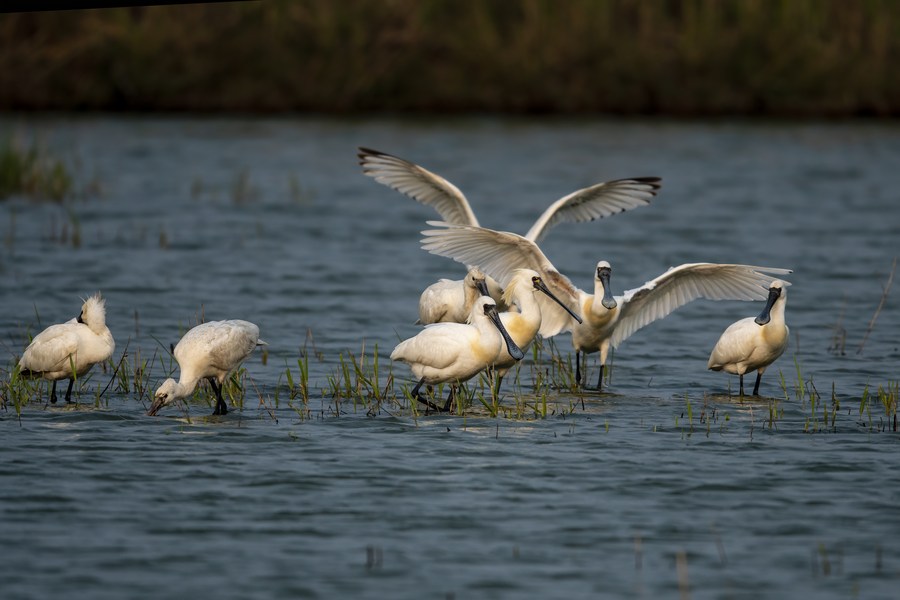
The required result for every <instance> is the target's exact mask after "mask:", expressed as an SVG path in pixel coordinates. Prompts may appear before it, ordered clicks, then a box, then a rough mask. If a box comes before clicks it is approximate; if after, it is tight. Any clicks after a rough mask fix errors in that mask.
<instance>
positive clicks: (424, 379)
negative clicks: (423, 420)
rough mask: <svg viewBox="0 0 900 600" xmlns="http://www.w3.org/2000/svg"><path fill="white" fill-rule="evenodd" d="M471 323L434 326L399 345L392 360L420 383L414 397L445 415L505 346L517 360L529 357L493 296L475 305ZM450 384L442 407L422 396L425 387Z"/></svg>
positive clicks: (486, 297) (478, 301) (480, 299)
mask: <svg viewBox="0 0 900 600" xmlns="http://www.w3.org/2000/svg"><path fill="white" fill-rule="evenodd" d="M469 321H470V322H469V323H467V324H464V323H434V324H432V325H428V326H427V327H425V329H423V330H422V331H420V332H419V333H418V334H416V335H415V336H413V337H411V338H409V339H407V340H404V341H402V342H400V343H399V344H397V347H395V348H394V351H393V352H391V360H398V361H403V362H405V363H407V364H408V365H409V368H410V370H412V372H413V375H415V376H416V378H418V380H419V381H418V383H417V384H416V386H415V387H414V388H413V390H412V396H413V397H415V398H416V399H417V400H418V401H419V402H421V403H423V404H425V405H427V406H429V407H430V408H433V409H435V410H438V411H441V412H447V411H448V410H450V405H451V404H452V402H453V398H454V395H455V392H456V386H457V385H458V384H459V383H461V382H464V381H468V380H469V379H471V378H472V377H474V376H475V375H477V374H478V373H480V372H481V371H483V370H484V369H486V368H487V367H489V366H490V365H492V364H493V363H494V361H495V360H496V359H497V355H498V354H500V350H501V348H502V347H503V345H504V343H505V344H506V350H507V351H508V352H509V354H510V356H512V357H513V358H514V359H515V360H521V359H522V357H523V356H525V354H524V353H523V352H522V350H521V349H520V348H519V347H518V346H516V343H515V342H514V341H513V340H512V338H510V336H509V333H507V331H506V329H505V328H504V327H503V323H502V322H501V321H500V315H499V314H498V312H497V303H496V302H494V299H493V298H491V297H490V296H481V297H480V298H478V299H477V300H476V301H475V304H474V306H472V312H471V314H470V316H469ZM446 382H450V383H451V387H450V395H449V397H448V398H447V402H446V404H444V406H443V407H439V406H437V405H436V404H434V403H433V402H431V401H430V400H428V399H427V398H425V397H423V396H421V395H420V394H419V389H420V388H421V387H422V385H423V384H428V385H435V384H438V383H446Z"/></svg>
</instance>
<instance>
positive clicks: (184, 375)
mask: <svg viewBox="0 0 900 600" xmlns="http://www.w3.org/2000/svg"><path fill="white" fill-rule="evenodd" d="M264 345H266V342H264V341H262V340H261V339H259V327H257V326H256V325H254V324H253V323H250V322H248V321H240V320H230V321H209V322H208V323H201V324H200V325H197V326H196V327H194V328H193V329H191V330H190V331H188V332H187V333H186V334H184V337H182V338H181V341H179V342H178V345H177V346H175V352H174V354H175V360H176V361H178V366H179V367H180V368H181V376H180V377H179V379H178V381H177V382H176V381H175V380H174V379H171V378H169V379H166V380H165V381H164V382H163V383H162V385H161V386H159V389H157V390H156V394H154V399H153V404H151V405H150V410H148V411H147V414H148V415H150V416H153V415H155V414H156V413H158V412H159V410H160V409H161V408H162V407H164V406H166V405H167V404H171V403H172V402H174V401H175V400H177V399H178V398H184V397H186V396H189V395H191V394H192V393H194V390H195V389H197V383H198V382H199V381H200V380H201V379H204V378H205V379H207V380H209V384H210V385H211V386H212V388H213V391H215V393H216V408H215V410H214V411H213V414H214V415H224V414H227V413H228V405H227V404H225V400H224V399H223V398H222V385H223V384H224V383H225V378H226V377H227V376H228V374H229V373H231V372H232V371H234V370H235V369H237V368H238V367H239V366H240V365H241V363H242V362H244V359H245V358H247V357H248V356H250V353H251V352H253V350H254V348H256V347H257V346H264Z"/></svg>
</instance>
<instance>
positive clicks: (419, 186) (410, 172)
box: [357, 148, 478, 227]
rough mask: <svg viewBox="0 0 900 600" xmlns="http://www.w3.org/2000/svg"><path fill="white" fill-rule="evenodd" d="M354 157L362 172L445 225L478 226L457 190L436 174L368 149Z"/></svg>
mask: <svg viewBox="0 0 900 600" xmlns="http://www.w3.org/2000/svg"><path fill="white" fill-rule="evenodd" d="M357 156H359V164H361V165H362V168H363V173H365V174H366V175H368V176H369V177H372V178H374V179H375V181H377V182H378V183H381V184H383V185H386V186H388V187H390V188H393V189H395V190H397V191H398V192H400V193H403V194H406V195H407V196H409V197H410V198H412V199H413V200H415V201H416V202H419V203H421V204H424V205H426V206H430V207H432V208H433V209H434V210H436V211H437V212H438V214H439V215H441V218H442V219H443V220H444V221H446V222H448V223H454V224H456V225H474V226H476V227H477V226H478V219H476V218H475V213H474V212H472V208H471V207H470V206H469V201H468V200H466V197H465V196H464V195H463V193H462V192H461V191H459V188H457V187H456V186H455V185H453V184H452V183H450V182H449V181H447V180H446V179H444V178H443V177H441V176H440V175H436V174H434V173H432V172H431V171H429V170H427V169H424V168H422V167H420V166H419V165H417V164H415V163H411V162H409V161H408V160H403V159H402V158H398V157H396V156H392V155H390V154H386V153H384V152H379V151H378V150H372V149H370V148H359V153H358V154H357Z"/></svg>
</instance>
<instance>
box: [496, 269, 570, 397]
mask: <svg viewBox="0 0 900 600" xmlns="http://www.w3.org/2000/svg"><path fill="white" fill-rule="evenodd" d="M537 292H542V293H544V294H545V295H546V296H547V297H548V298H550V299H551V300H552V301H553V302H556V303H557V304H558V305H559V306H561V307H562V308H563V310H564V311H566V312H567V313H569V315H571V317H572V318H573V319H574V320H575V321H577V322H578V323H581V317H580V316H578V315H576V314H575V313H574V312H572V310H571V309H570V308H569V307H568V306H566V305H565V304H563V302H562V301H561V300H560V299H559V298H557V297H556V296H555V295H554V294H553V292H551V291H550V289H549V288H547V286H546V285H545V284H544V280H543V279H541V276H540V274H538V272H537V271H534V270H532V269H516V270H515V272H514V273H513V277H512V279H510V280H509V283H508V284H506V287H505V289H504V290H503V299H504V301H506V304H507V305H508V306H510V307H511V310H509V311H506V312H502V313H500V321H501V322H502V323H503V327H504V328H505V329H506V331H507V332H508V333H509V335H510V337H511V338H512V339H513V341H514V342H515V343H516V346H518V347H519V348H521V349H522V351H523V352H524V351H526V350H528V346H529V345H530V344H531V342H532V341H533V340H534V337H535V336H536V335H537V334H538V330H540V328H541V308H540V304H539V303H538V300H537V296H538V294H537ZM512 308H515V310H512ZM516 362H518V359H516V358H515V357H513V356H511V355H510V353H509V352H508V351H507V350H506V348H501V349H500V354H499V355H498V356H497V359H496V360H495V361H494V370H495V372H496V377H497V380H496V390H497V391H499V390H500V383H501V382H502V381H503V376H504V375H506V373H507V372H508V371H509V370H510V369H511V368H512V367H513V366H514V365H515V364H516Z"/></svg>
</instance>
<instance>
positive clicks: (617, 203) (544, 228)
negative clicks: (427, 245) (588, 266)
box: [445, 177, 662, 242]
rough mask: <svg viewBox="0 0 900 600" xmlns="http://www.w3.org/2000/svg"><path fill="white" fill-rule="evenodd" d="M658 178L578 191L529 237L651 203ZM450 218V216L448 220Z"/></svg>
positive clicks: (618, 181) (540, 221)
mask: <svg viewBox="0 0 900 600" xmlns="http://www.w3.org/2000/svg"><path fill="white" fill-rule="evenodd" d="M661 185H662V184H661V180H660V179H659V178H658V177H635V178H632V179H616V180H614V181H607V182H604V183H598V184H596V185H592V186H590V187H587V188H584V189H580V190H576V191H574V192H572V193H571V194H569V195H568V196H564V197H562V198H560V199H559V200H557V201H556V202H554V203H553V204H551V205H550V206H549V207H548V208H547V210H545V211H544V212H543V213H542V214H541V216H540V217H538V219H537V221H535V222H534V225H532V226H531V229H529V230H528V233H526V234H525V237H526V238H528V239H529V240H532V241H534V242H539V241H541V239H543V237H544V236H545V235H546V234H547V232H548V231H549V230H550V229H551V228H553V227H555V226H556V225H558V224H559V223H563V222H567V223H580V222H584V221H593V220H595V219H603V218H605V217H609V216H611V215H614V214H617V213H620V212H623V211H626V210H631V209H632V208H637V207H639V206H646V205H647V204H650V200H651V199H652V198H653V197H654V196H655V195H656V193H657V191H658V190H659V188H660V186H661ZM445 220H446V219H445Z"/></svg>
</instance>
